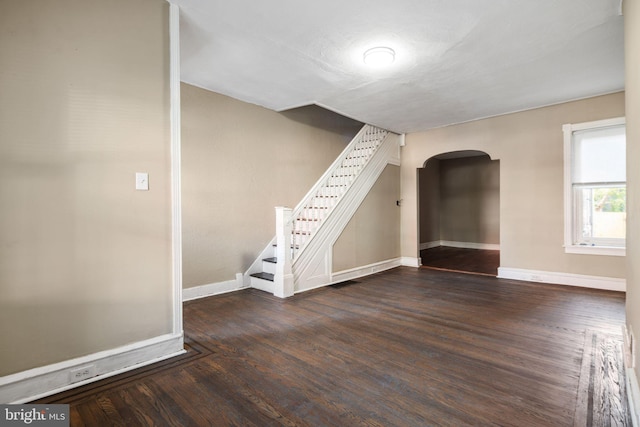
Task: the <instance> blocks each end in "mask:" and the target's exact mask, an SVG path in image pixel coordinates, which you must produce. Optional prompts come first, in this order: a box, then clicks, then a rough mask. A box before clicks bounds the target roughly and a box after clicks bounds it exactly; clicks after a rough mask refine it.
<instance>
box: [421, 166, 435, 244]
mask: <svg viewBox="0 0 640 427" xmlns="http://www.w3.org/2000/svg"><path fill="white" fill-rule="evenodd" d="M417 193H418V194H417V197H418V203H420V207H419V213H420V222H419V223H418V228H419V234H420V240H419V243H429V242H435V241H439V240H441V238H440V160H438V159H430V160H429V161H427V162H426V163H425V165H424V167H423V168H419V169H418V190H417Z"/></svg>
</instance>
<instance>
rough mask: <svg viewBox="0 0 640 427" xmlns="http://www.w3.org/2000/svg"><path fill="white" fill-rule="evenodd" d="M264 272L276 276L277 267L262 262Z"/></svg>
mask: <svg viewBox="0 0 640 427" xmlns="http://www.w3.org/2000/svg"><path fill="white" fill-rule="evenodd" d="M262 271H263V272H265V273H269V274H276V265H275V264H274V263H272V262H267V261H262Z"/></svg>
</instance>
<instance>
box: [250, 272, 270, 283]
mask: <svg viewBox="0 0 640 427" xmlns="http://www.w3.org/2000/svg"><path fill="white" fill-rule="evenodd" d="M251 277H255V278H256V279H262V280H268V281H270V282H273V274H271V273H253V274H252V275H251Z"/></svg>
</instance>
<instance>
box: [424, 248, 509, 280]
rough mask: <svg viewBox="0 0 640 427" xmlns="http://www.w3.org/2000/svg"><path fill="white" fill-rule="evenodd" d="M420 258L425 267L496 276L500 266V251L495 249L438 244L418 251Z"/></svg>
mask: <svg viewBox="0 0 640 427" xmlns="http://www.w3.org/2000/svg"><path fill="white" fill-rule="evenodd" d="M420 259H421V260H422V266H423V267H426V268H433V269H441V270H451V271H459V272H465V273H475V274H486V275H490V276H497V275H498V267H500V251H495V250H485V249H463V248H452V247H448V246H438V247H435V248H430V249H424V250H422V251H420Z"/></svg>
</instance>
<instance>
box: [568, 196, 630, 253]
mask: <svg viewBox="0 0 640 427" xmlns="http://www.w3.org/2000/svg"><path fill="white" fill-rule="evenodd" d="M574 192H575V195H576V198H575V200H576V208H577V209H576V214H577V218H576V225H577V230H576V231H577V236H576V237H577V242H575V243H577V244H594V243H596V244H598V243H599V244H607V245H610V246H615V245H616V244H617V243H616V242H615V241H613V240H612V241H608V239H622V241H621V242H619V244H620V245H623V244H624V242H623V240H624V239H625V234H626V222H627V213H626V210H627V209H626V193H627V192H626V188H625V187H621V186H620V187H599V186H596V187H588V186H575V187H574ZM603 240H607V242H603Z"/></svg>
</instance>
